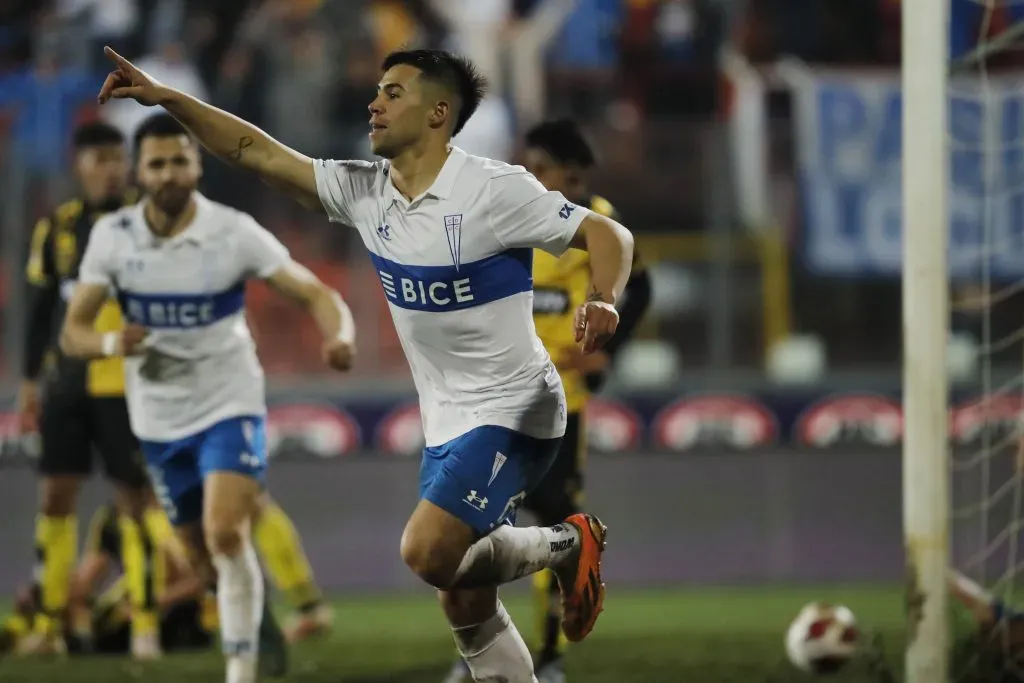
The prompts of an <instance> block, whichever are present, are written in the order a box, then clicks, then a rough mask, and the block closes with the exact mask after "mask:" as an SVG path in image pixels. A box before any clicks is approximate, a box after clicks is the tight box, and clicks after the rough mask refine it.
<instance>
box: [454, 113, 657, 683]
mask: <svg viewBox="0 0 1024 683" xmlns="http://www.w3.org/2000/svg"><path fill="white" fill-rule="evenodd" d="M525 143H526V144H525V147H524V150H523V165H524V166H525V167H526V168H527V170H529V171H530V172H531V173H532V174H533V175H534V176H536V178H537V180H539V181H540V182H541V184H543V185H544V187H546V188H547V189H548V190H551V191H557V192H561V193H562V194H563V195H565V197H566V199H568V200H569V201H571V202H573V203H575V204H578V205H580V206H586V207H589V208H590V210H591V211H594V212H596V213H600V214H602V215H605V216H608V217H610V218H613V219H615V220H618V217H617V215H616V212H615V209H614V208H613V207H612V205H611V204H610V203H609V202H608V200H606V199H604V198H603V197H599V196H598V195H596V194H593V193H591V192H590V191H589V190H588V188H587V174H588V172H589V171H590V169H591V168H592V167H593V166H594V164H595V156H594V152H593V150H592V149H591V147H590V144H589V143H588V142H587V141H586V138H584V136H583V133H582V132H581V131H580V129H579V126H577V125H576V123H574V122H573V121H569V120H565V119H561V120H554V121H547V122H544V123H541V124H539V125H538V126H536V127H535V128H533V129H531V130H530V131H529V132H528V133H527V134H526V140H525ZM589 290H590V261H589V256H588V254H587V252H585V251H580V250H578V249H569V250H568V251H566V252H565V253H564V254H562V256H560V257H556V256H552V255H551V254H549V253H547V252H545V251H543V250H540V249H537V250H534V254H533V321H534V325H535V326H536V328H537V335H538V336H539V337H540V339H541V341H542V342H543V343H544V346H545V348H547V350H548V353H549V354H550V355H551V359H552V361H554V363H555V367H556V368H558V373H559V375H560V376H561V378H562V384H563V386H564V387H565V398H566V409H567V413H568V414H567V420H566V427H565V437H564V438H563V439H562V443H561V446H560V447H559V451H558V455H557V456H556V458H555V461H554V462H553V463H552V464H551V469H549V470H548V473H547V474H546V475H545V476H544V478H543V479H542V480H541V482H540V484H538V485H537V488H535V489H534V490H533V491H532V492H531V493H530V494H529V495H528V496H527V497H526V500H525V501H524V502H523V507H524V508H525V509H527V510H529V511H530V512H532V513H533V514H534V515H535V516H536V517H537V518H538V519H537V521H538V522H539V523H540V524H541V525H554V524H559V523H561V521H562V520H564V519H565V518H566V517H569V516H571V515H573V514H574V513H576V512H579V511H580V505H581V504H582V495H583V464H584V460H585V457H586V424H585V419H584V409H585V408H586V405H587V400H588V399H589V397H590V395H591V394H592V393H595V392H597V391H599V390H600V389H601V386H602V385H603V384H604V381H605V379H606V377H607V375H608V372H609V370H610V369H611V363H612V359H613V358H614V356H615V352H616V351H617V350H618V349H619V348H621V347H622V345H623V343H624V342H625V341H626V340H628V339H629V337H630V335H631V334H632V333H633V330H634V329H635V328H636V326H637V323H639V322H640V319H641V318H642V317H643V315H644V313H645V312H646V310H647V306H648V304H649V303H650V299H651V286H650V280H649V278H648V276H647V273H646V271H645V270H644V268H643V265H642V264H641V263H640V261H639V260H638V258H637V256H636V252H635V251H634V257H633V267H632V273H631V275H630V279H629V282H628V283H627V284H626V288H625V290H624V292H623V295H622V298H621V303H620V304H618V305H617V307H618V311H619V327H618V329H617V331H616V333H615V336H614V337H612V339H610V340H609V341H608V343H607V344H605V346H604V347H603V348H602V349H601V350H599V351H594V352H593V353H588V354H584V353H583V351H582V349H581V347H580V345H579V344H578V343H577V342H576V338H575V325H574V316H575V313H576V310H577V309H578V308H579V307H580V306H581V305H582V304H583V303H584V301H586V298H587V295H588V294H589ZM534 590H535V593H536V602H537V621H538V636H539V638H538V640H539V645H538V648H537V652H536V665H535V671H536V676H537V680H538V681H539V683H563V682H564V681H565V672H564V670H563V668H562V650H563V648H564V646H565V644H566V642H567V641H565V639H564V637H563V636H562V632H561V626H560V620H561V612H560V609H561V607H560V604H559V591H558V585H557V583H556V581H555V579H554V575H553V574H552V573H551V572H550V571H544V572H541V573H538V574H534ZM469 680H471V678H470V675H469V670H468V668H467V667H466V665H465V663H464V662H463V661H462V660H458V661H456V663H455V666H454V667H453V668H452V669H451V671H450V672H449V673H448V675H447V677H446V678H445V679H444V683H464V682H465V681H469Z"/></svg>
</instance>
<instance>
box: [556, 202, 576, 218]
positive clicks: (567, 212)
mask: <svg viewBox="0 0 1024 683" xmlns="http://www.w3.org/2000/svg"><path fill="white" fill-rule="evenodd" d="M575 210H576V205H575V204H569V203H566V204H565V206H563V207H562V210H561V211H559V212H558V216H559V217H560V218H561V219H562V220H568V219H569V216H571V215H572V212H573V211H575Z"/></svg>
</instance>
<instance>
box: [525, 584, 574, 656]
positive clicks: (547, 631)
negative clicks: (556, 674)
mask: <svg viewBox="0 0 1024 683" xmlns="http://www.w3.org/2000/svg"><path fill="white" fill-rule="evenodd" d="M533 600H534V614H535V615H536V620H537V622H536V623H537V626H536V628H537V647H538V654H539V656H540V660H541V661H545V660H551V659H555V658H557V657H559V656H560V655H561V654H562V651H563V650H564V649H565V646H566V644H567V643H568V642H569V641H567V640H566V638H565V635H563V634H562V606H561V603H560V601H559V592H558V582H557V581H556V580H555V575H554V573H553V572H552V571H551V570H550V569H546V570H544V571H541V572H537V573H536V574H534V575H533Z"/></svg>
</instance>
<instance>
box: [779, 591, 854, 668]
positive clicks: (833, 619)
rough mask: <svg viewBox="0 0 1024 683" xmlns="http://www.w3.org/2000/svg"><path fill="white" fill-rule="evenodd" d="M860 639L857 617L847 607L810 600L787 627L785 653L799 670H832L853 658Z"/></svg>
mask: <svg viewBox="0 0 1024 683" xmlns="http://www.w3.org/2000/svg"><path fill="white" fill-rule="evenodd" d="M859 641H860V632H859V631H858V630H857V620H856V619H855V618H854V616H853V612H851V611H850V610H849V608H847V607H844V606H842V605H830V604H828V603H824V602H812V603H811V604H809V605H805V606H804V608H803V609H802V610H800V614H798V615H797V616H796V619H794V620H793V623H792V624H790V626H789V630H788V631H786V655H787V656H788V657H789V661H790V662H792V664H793V666H795V667H796V668H798V669H800V670H801V671H806V672H808V673H814V674H827V673H834V672H836V671H838V670H839V669H841V668H843V666H845V665H846V663H847V662H849V661H850V659H852V658H853V656H854V654H856V652H857V646H858V644H859Z"/></svg>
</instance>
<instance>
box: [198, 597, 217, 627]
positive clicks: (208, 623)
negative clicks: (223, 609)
mask: <svg viewBox="0 0 1024 683" xmlns="http://www.w3.org/2000/svg"><path fill="white" fill-rule="evenodd" d="M199 606H200V609H199V623H200V625H201V626H202V627H203V630H204V631H206V632H207V633H216V632H217V631H219V630H220V613H219V612H218V611H217V596H216V595H215V594H214V593H213V592H207V593H204V594H203V598H202V601H201V602H200V603H199Z"/></svg>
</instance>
